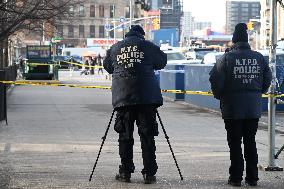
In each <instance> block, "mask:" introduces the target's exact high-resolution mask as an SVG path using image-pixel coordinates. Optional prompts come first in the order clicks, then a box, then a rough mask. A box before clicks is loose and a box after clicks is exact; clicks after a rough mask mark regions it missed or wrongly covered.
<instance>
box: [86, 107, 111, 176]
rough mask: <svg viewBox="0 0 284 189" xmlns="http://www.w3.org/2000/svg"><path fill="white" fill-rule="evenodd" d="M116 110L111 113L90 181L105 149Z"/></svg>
mask: <svg viewBox="0 0 284 189" xmlns="http://www.w3.org/2000/svg"><path fill="white" fill-rule="evenodd" d="M114 112H115V110H113V111H112V114H111V117H110V120H109V122H108V126H107V129H106V132H105V135H104V136H103V137H102V139H103V141H102V144H101V147H100V150H99V153H98V156H97V159H96V162H95V164H94V167H93V170H92V173H91V175H90V178H89V181H91V180H92V177H93V174H94V171H95V169H96V166H97V164H98V160H99V157H100V154H101V151H102V149H103V145H104V143H105V140H106V137H107V133H108V130H109V127H110V125H111V122H112V118H113V115H114Z"/></svg>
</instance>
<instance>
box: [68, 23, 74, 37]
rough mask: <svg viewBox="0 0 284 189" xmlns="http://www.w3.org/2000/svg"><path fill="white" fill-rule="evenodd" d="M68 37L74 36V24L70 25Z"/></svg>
mask: <svg viewBox="0 0 284 189" xmlns="http://www.w3.org/2000/svg"><path fill="white" fill-rule="evenodd" d="M68 38H74V26H72V25H69V26H68Z"/></svg>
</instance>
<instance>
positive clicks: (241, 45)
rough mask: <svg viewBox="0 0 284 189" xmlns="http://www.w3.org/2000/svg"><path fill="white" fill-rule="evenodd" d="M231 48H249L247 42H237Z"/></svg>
mask: <svg viewBox="0 0 284 189" xmlns="http://www.w3.org/2000/svg"><path fill="white" fill-rule="evenodd" d="M233 49H251V48H250V45H249V43H247V42H237V43H235V44H234V45H233Z"/></svg>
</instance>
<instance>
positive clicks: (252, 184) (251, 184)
mask: <svg viewBox="0 0 284 189" xmlns="http://www.w3.org/2000/svg"><path fill="white" fill-rule="evenodd" d="M246 184H248V185H249V186H257V181H249V180H246Z"/></svg>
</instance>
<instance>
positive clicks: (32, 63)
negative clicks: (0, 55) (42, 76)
mask: <svg viewBox="0 0 284 189" xmlns="http://www.w3.org/2000/svg"><path fill="white" fill-rule="evenodd" d="M61 62H64V63H67V64H71V65H76V66H82V67H85V68H95V69H97V68H104V67H103V66H87V65H84V64H79V63H75V62H68V61H58V62H56V63H54V64H51V63H37V62H28V63H26V64H28V65H32V66H47V65H54V66H62V65H61V64H60V63H61Z"/></svg>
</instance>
